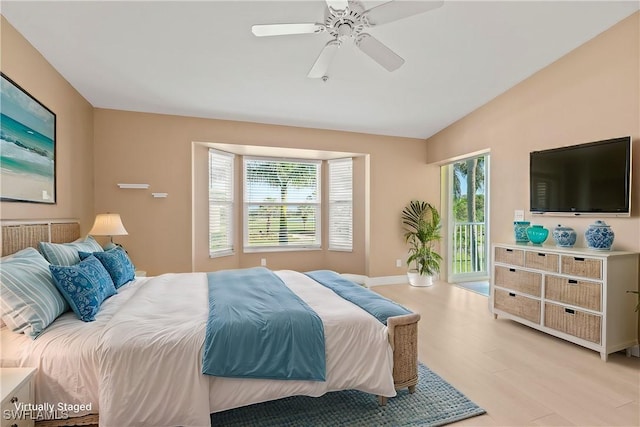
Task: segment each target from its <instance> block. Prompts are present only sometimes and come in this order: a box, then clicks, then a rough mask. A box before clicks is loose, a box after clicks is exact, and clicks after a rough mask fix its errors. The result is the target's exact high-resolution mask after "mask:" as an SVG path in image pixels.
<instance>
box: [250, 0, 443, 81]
mask: <svg viewBox="0 0 640 427" xmlns="http://www.w3.org/2000/svg"><path fill="white" fill-rule="evenodd" d="M326 2H327V10H326V12H325V20H324V23H313V22H312V23H300V24H264V25H254V26H252V27H251V32H253V34H254V35H255V36H257V37H265V36H283V35H292V34H315V33H323V32H327V33H329V34H330V35H331V36H332V37H333V38H332V39H331V40H329V42H327V44H326V45H325V46H324V48H323V49H322V51H321V52H320V55H319V56H318V59H316V62H315V63H314V64H313V66H312V67H311V70H309V73H308V74H307V77H310V78H314V79H317V78H324V79H326V73H327V70H328V69H329V66H330V65H331V61H332V59H333V57H334V56H335V54H336V52H337V51H338V49H339V48H340V46H342V43H343V42H345V41H346V40H352V41H353V42H354V43H355V45H356V46H357V47H358V48H359V49H360V50H361V51H363V52H364V53H365V54H367V55H368V56H369V57H371V58H372V59H373V60H374V61H376V62H377V63H378V64H380V65H381V66H382V67H384V68H385V69H387V70H388V71H394V70H397V69H398V68H400V67H401V66H402V64H404V59H402V57H400V56H399V55H398V54H396V53H395V52H394V51H392V50H391V49H389V48H388V47H387V46H385V45H384V44H382V42H380V41H379V40H378V39H376V38H375V37H373V36H372V35H371V34H369V33H367V32H365V30H366V29H367V28H372V27H377V26H380V25H383V24H386V23H388V22H393V21H397V20H399V19H403V18H408V17H409V16H413V15H417V14H419V13H424V12H427V11H429V10H432V9H436V8H438V7H440V6H442V4H443V3H444V0H434V1H431V0H430V1H424V0H422V1H408V2H405V1H397V0H395V1H389V2H387V3H383V4H381V5H379V6H375V7H372V8H371V9H367V10H365V9H364V7H363V6H362V4H361V3H360V2H359V1H356V0H326Z"/></svg>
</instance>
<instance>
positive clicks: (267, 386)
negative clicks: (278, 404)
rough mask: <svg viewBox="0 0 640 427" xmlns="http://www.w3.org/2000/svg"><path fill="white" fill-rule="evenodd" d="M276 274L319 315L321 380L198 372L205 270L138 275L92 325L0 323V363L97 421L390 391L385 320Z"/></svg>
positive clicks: (168, 420)
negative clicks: (36, 328)
mask: <svg viewBox="0 0 640 427" xmlns="http://www.w3.org/2000/svg"><path fill="white" fill-rule="evenodd" d="M275 273H276V274H277V275H278V276H280V277H281V278H282V279H283V281H284V282H285V283H286V284H287V286H289V287H290V288H291V289H292V290H293V291H294V292H295V293H296V294H298V295H299V296H300V298H302V299H303V300H304V301H305V302H306V303H307V304H308V305H309V306H310V307H311V308H312V309H313V310H314V311H315V312H316V313H317V314H318V315H319V316H320V318H321V319H322V322H323V325H324V329H325V339H326V353H327V354H326V363H327V380H326V381H324V382H319V381H284V380H283V381H277V380H256V379H237V378H221V377H210V376H207V375H202V374H201V373H200V372H201V366H202V359H201V358H202V356H201V353H202V344H203V343H204V333H205V329H206V319H207V315H208V298H207V293H208V290H207V277H206V274H205V273H179V274H165V275H162V276H158V277H155V278H145V279H137V280H136V281H134V282H131V283H130V284H128V285H125V286H123V287H122V288H120V289H119V290H118V294H117V295H114V296H113V297H111V298H109V299H108V300H106V301H105V303H104V304H103V307H102V308H101V311H100V312H99V313H98V315H97V316H96V321H95V322H91V323H84V322H81V321H79V320H78V319H76V318H75V317H74V315H73V314H72V313H66V314H64V315H63V316H61V317H60V318H58V319H57V320H56V321H55V322H54V324H52V325H51V326H49V328H47V330H46V331H45V333H43V334H42V335H41V336H40V337H38V338H37V339H36V340H35V341H32V340H30V339H29V338H27V337H25V336H23V335H18V334H15V333H12V332H9V331H7V330H6V329H3V330H2V335H1V339H2V366H35V367H38V368H39V369H38V374H37V377H36V401H37V403H44V402H50V403H57V402H65V403H76V404H83V403H84V404H87V403H91V404H92V410H91V411H90V412H93V413H96V412H98V411H99V412H100V425H101V426H123V425H153V426H174V425H183V426H206V425H209V413H211V412H217V411H222V410H226V409H230V408H235V407H239V406H244V405H248V404H252V403H257V402H262V401H267V400H272V399H277V398H281V397H286V396H291V395H308V396H320V395H322V394H324V393H326V392H328V391H334V390H342V389H358V390H362V391H365V392H369V393H373V394H378V395H382V396H389V397H390V396H395V389H394V385H393V377H392V368H393V357H392V352H391V347H390V345H389V344H388V340H387V328H386V326H384V325H383V324H381V323H380V322H378V321H377V320H376V319H375V318H374V317H373V316H371V315H369V314H368V313H366V312H365V311H363V310H362V309H360V308H359V307H357V306H355V305H354V304H352V303H350V302H348V301H346V300H343V299H342V298H340V297H339V296H337V295H336V294H334V293H333V292H332V291H331V290H329V289H327V288H325V287H324V286H322V285H320V284H318V283H316V282H315V281H314V280H312V279H310V278H308V277H307V276H305V275H303V274H300V273H297V272H294V271H277V272H275ZM5 350H7V351H5ZM85 413H86V412H84V413H83V412H80V413H77V414H73V415H78V416H79V415H84V414H85Z"/></svg>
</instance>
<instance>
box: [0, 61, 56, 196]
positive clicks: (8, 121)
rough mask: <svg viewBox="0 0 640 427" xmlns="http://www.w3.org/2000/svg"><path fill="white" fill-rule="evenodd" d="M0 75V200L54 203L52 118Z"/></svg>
mask: <svg viewBox="0 0 640 427" xmlns="http://www.w3.org/2000/svg"><path fill="white" fill-rule="evenodd" d="M0 75H1V88H0V89H1V93H0V144H2V145H1V146H0V148H1V150H0V199H2V201H11V202H31V203H50V204H54V203H56V115H55V114H54V113H53V112H52V111H51V110H49V109H48V108H47V107H45V106H44V105H42V104H41V103H40V102H39V101H38V100H37V99H35V98H34V97H32V96H31V95H29V93H28V92H27V91H25V90H24V89H22V88H21V87H20V86H19V85H18V84H16V83H15V82H14V81H13V80H11V79H10V78H9V77H7V76H5V75H4V74H3V73H0Z"/></svg>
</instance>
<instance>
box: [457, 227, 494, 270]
mask: <svg viewBox="0 0 640 427" xmlns="http://www.w3.org/2000/svg"><path fill="white" fill-rule="evenodd" d="M485 238H486V233H485V224H484V223H483V222H459V223H456V224H455V230H454V233H453V274H461V273H475V272H481V271H485V269H486V255H487V254H486V253H485Z"/></svg>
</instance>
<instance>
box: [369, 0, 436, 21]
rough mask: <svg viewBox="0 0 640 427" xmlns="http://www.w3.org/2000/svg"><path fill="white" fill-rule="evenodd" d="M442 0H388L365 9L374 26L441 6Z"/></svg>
mask: <svg viewBox="0 0 640 427" xmlns="http://www.w3.org/2000/svg"><path fill="white" fill-rule="evenodd" d="M443 3H444V0H428V1H425V0H422V1H398V0H394V1H390V2H387V3H383V4H381V5H380V6H376V7H372V8H371V9H369V10H367V11H365V16H366V18H367V20H368V21H369V25H371V26H372V27H373V26H376V25H382V24H386V23H388V22H393V21H397V20H399V19H403V18H408V17H409V16H413V15H418V14H420V13H424V12H428V11H430V10H433V9H437V8H439V7H440V6H442V5H443Z"/></svg>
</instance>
